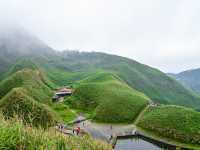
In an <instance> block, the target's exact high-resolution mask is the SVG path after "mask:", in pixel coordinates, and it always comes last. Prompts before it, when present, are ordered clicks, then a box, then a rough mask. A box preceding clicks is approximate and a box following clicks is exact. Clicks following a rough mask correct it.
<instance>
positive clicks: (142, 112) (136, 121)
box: [134, 105, 149, 125]
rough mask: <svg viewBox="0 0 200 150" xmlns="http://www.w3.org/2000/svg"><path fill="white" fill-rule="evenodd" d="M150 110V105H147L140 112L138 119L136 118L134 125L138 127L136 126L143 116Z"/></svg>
mask: <svg viewBox="0 0 200 150" xmlns="http://www.w3.org/2000/svg"><path fill="white" fill-rule="evenodd" d="M148 108H149V105H147V106H146V107H145V108H144V109H143V110H142V111H141V112H140V114H139V115H138V116H137V118H136V119H135V121H134V125H136V124H137V123H138V122H139V120H140V118H141V117H142V116H143V114H144V113H145V112H146V111H147V109H148Z"/></svg>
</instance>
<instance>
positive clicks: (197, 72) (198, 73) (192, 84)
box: [172, 69, 200, 95]
mask: <svg viewBox="0 0 200 150" xmlns="http://www.w3.org/2000/svg"><path fill="white" fill-rule="evenodd" d="M172 76H173V77H175V79H177V80H178V81H180V82H181V83H182V84H183V85H184V86H186V87H187V88H189V89H191V90H193V91H194V92H196V93H197V94H199V95H200V69H194V70H188V71H184V72H181V73H178V74H172Z"/></svg>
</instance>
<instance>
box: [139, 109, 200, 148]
mask: <svg viewBox="0 0 200 150" xmlns="http://www.w3.org/2000/svg"><path fill="white" fill-rule="evenodd" d="M137 126H139V127H141V128H143V129H146V130H148V131H153V132H154V133H156V134H158V135H160V136H163V137H167V138H172V139H175V140H177V141H180V142H184V143H192V144H200V113H199V112H197V111H194V110H192V109H188V108H185V107H181V106H171V105H169V106H167V105H166V106H159V107H150V108H149V109H148V110H147V111H146V112H145V114H144V115H143V116H142V117H141V119H140V120H139V122H138V124H137Z"/></svg>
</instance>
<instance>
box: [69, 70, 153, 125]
mask: <svg viewBox="0 0 200 150" xmlns="http://www.w3.org/2000/svg"><path fill="white" fill-rule="evenodd" d="M71 99H72V100H71V101H72V102H71V103H72V106H73V107H75V108H78V109H82V110H86V111H88V110H89V111H90V112H92V113H93V114H94V116H93V117H94V119H95V120H96V121H101V122H115V123H117V122H133V121H134V119H135V118H136V116H137V115H138V114H139V113H140V111H141V110H142V109H143V108H144V107H145V106H146V105H147V104H148V101H149V98H148V97H146V96H145V95H144V94H142V93H140V92H138V91H136V90H134V89H132V88H130V87H129V86H128V85H126V84H125V83H123V82H121V81H120V80H119V79H118V78H117V77H116V76H115V75H113V74H111V73H104V72H102V73H96V74H94V75H92V76H90V77H87V78H86V79H84V80H82V81H80V83H79V84H78V85H76V89H75V93H74V94H73V97H72V98H71Z"/></svg>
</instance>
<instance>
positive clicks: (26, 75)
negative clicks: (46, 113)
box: [0, 69, 53, 102]
mask: <svg viewBox="0 0 200 150" xmlns="http://www.w3.org/2000/svg"><path fill="white" fill-rule="evenodd" d="M50 84H51V83H50V82H49V81H47V80H46V79H45V77H44V76H43V74H42V73H41V72H40V71H38V70H31V69H24V70H20V71H18V72H16V73H14V74H12V75H11V76H9V77H7V78H6V79H4V80H3V81H2V82H0V98H2V97H3V96H5V95H6V94H7V93H8V92H9V91H10V90H12V89H13V88H16V87H23V88H24V89H26V91H27V94H28V95H29V96H31V97H33V98H34V99H35V100H38V101H43V102H44V101H47V100H49V98H50V97H51V96H52V94H53V93H52V90H51V86H50Z"/></svg>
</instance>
